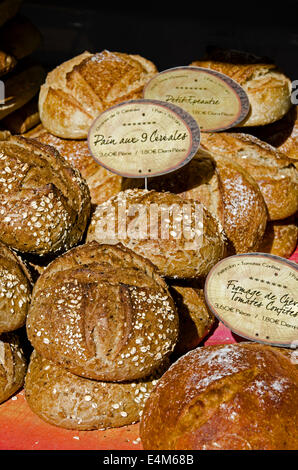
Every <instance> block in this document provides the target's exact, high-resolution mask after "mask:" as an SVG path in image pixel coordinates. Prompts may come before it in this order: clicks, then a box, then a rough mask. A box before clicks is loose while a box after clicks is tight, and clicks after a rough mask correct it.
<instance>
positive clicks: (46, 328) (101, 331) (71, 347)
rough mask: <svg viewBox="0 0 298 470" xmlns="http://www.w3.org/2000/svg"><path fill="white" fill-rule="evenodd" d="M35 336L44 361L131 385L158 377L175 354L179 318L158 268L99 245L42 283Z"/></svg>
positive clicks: (59, 263) (30, 325)
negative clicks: (170, 356)
mask: <svg viewBox="0 0 298 470" xmlns="http://www.w3.org/2000/svg"><path fill="white" fill-rule="evenodd" d="M27 333H28V338H29V340H30V342H31V344H32V345H33V347H34V348H35V349H36V350H37V351H38V352H39V353H40V354H41V355H42V356H43V357H45V358H47V359H49V360H52V361H53V362H55V363H57V364H60V365H61V366H63V367H64V368H66V369H68V370H69V371H70V372H72V373H74V374H77V375H80V376H82V377H86V378H90V379H95V380H103V381H117V382H118V381H127V380H134V379H139V378H142V377H146V376H147V375H149V374H151V373H152V372H153V371H154V370H155V369H156V368H157V367H159V365H160V364H161V363H162V361H163V360H164V359H165V358H166V357H167V356H168V355H169V354H170V353H171V352H172V350H173V348H174V346H175V344H176V341H177V335H178V316H177V312H176V309H175V305H174V302H173V299H172V298H171V296H170V294H169V292H168V288H167V285H166V284H165V282H164V281H163V280H162V279H161V278H160V277H159V276H158V275H157V273H156V269H155V267H154V266H153V265H152V263H150V262H149V261H148V260H146V259H145V258H142V257H141V256H138V255H137V254H135V253H133V252H132V251H130V250H128V249H127V248H125V247H123V246H121V245H118V246H108V245H99V244H98V243H97V242H95V241H94V242H92V243H89V244H86V245H82V246H79V247H76V248H73V249H72V250H70V251H68V252H67V253H66V254H64V255H62V256H60V257H59V258H57V259H56V260H55V261H53V262H52V263H51V264H50V265H49V266H48V267H47V268H46V269H45V271H44V272H43V273H42V274H41V276H40V277H39V278H38V280H37V282H36V284H35V286H34V289H33V294H32V302H31V305H30V309H29V314H28V319H27Z"/></svg>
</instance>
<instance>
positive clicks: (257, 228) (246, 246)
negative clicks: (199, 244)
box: [122, 146, 267, 254]
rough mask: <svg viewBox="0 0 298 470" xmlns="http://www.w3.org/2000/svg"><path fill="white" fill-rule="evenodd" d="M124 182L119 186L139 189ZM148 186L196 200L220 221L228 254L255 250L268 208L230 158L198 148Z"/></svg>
mask: <svg viewBox="0 0 298 470" xmlns="http://www.w3.org/2000/svg"><path fill="white" fill-rule="evenodd" d="M140 184H142V183H141V182H140V180H139V179H138V180H137V179H126V180H124V181H123V183H122V187H123V188H126V187H138V186H139V185H140ZM148 187H149V188H150V189H155V190H156V191H170V192H172V193H176V194H179V196H181V197H182V198H184V199H192V200H195V201H199V202H201V203H202V204H204V206H205V207H206V208H207V209H208V210H209V212H210V213H211V214H212V215H213V216H215V217H217V218H218V220H220V222H221V224H222V226H223V228H224V231H225V234H226V236H227V238H228V242H229V247H228V248H229V254H233V253H235V252H236V253H247V252H250V251H257V250H258V247H259V244H260V241H261V240H262V238H263V235H264V232H265V227H266V223H267V208H266V205H265V201H264V198H263V196H262V194H261V192H260V189H259V187H258V185H257V184H256V182H255V181H254V179H253V178H252V177H251V176H250V175H249V174H248V173H247V172H246V171H245V170H244V169H243V168H241V167H240V166H239V165H238V164H237V163H235V162H234V161H233V160H232V159H231V158H226V157H223V156H221V155H217V154H211V153H210V152H207V151H206V149H204V148H203V146H201V148H200V150H199V151H198V152H197V154H196V155H195V157H194V158H193V159H192V160H191V161H190V163H188V164H187V165H185V166H184V167H183V168H181V169H179V170H177V171H175V173H170V174H167V175H164V176H158V177H154V178H149V179H148Z"/></svg>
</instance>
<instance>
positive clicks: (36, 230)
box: [0, 136, 90, 255]
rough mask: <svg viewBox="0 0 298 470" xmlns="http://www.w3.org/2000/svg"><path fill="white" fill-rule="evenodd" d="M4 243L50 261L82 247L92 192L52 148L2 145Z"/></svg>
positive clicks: (0, 230)
mask: <svg viewBox="0 0 298 470" xmlns="http://www.w3.org/2000/svg"><path fill="white" fill-rule="evenodd" d="M0 175H1V177H0V203H1V204H0V205H1V210H0V240H1V241H2V242H4V243H6V244H7V245H8V246H10V247H12V248H14V249H16V250H18V251H20V252H25V253H35V254H38V255H45V254H48V253H53V252H58V251H61V250H66V249H68V248H70V247H72V246H74V245H75V244H76V243H78V242H79V241H80V240H81V238H82V235H83V233H84V231H85V228H86V225H87V221H88V218H89V215H90V194H89V190H88V186H87V184H86V183H85V181H84V180H83V179H82V177H81V175H80V173H79V172H78V170H76V169H74V168H72V167H71V166H70V165H69V164H67V162H66V161H65V160H64V159H63V158H62V157H61V156H60V154H59V152H58V151H57V150H55V149H54V148H53V147H51V146H48V145H44V144H41V143H39V142H36V141H34V140H32V139H27V138H24V137H19V136H14V137H12V136H10V137H8V138H6V139H4V140H1V141H0Z"/></svg>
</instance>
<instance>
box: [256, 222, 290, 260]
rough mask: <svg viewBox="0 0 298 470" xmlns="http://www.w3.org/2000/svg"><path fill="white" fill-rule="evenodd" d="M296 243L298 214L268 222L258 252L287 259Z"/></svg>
mask: <svg viewBox="0 0 298 470" xmlns="http://www.w3.org/2000/svg"><path fill="white" fill-rule="evenodd" d="M297 242H298V214H295V215H294V216H292V217H288V218H287V219H283V220H276V221H273V222H268V224H267V227H266V231H265V234H264V238H263V240H262V243H261V245H260V248H259V251H260V252H263V253H271V254H272V255H277V256H282V257H283V258H289V257H290V256H291V254H292V253H293V252H294V251H295V248H296V247H297Z"/></svg>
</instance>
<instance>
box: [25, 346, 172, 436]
mask: <svg viewBox="0 0 298 470" xmlns="http://www.w3.org/2000/svg"><path fill="white" fill-rule="evenodd" d="M166 362H167V364H166V366H167V367H168V365H169V363H168V361H166ZM167 367H165V366H162V367H161V370H160V371H156V372H155V373H154V374H153V375H152V376H150V377H147V378H145V379H140V380H138V381H134V382H123V383H116V382H101V381H97V380H90V379H84V378H82V377H78V376H77V375H74V374H71V373H70V372H68V371H67V370H65V369H63V368H62V367H60V366H57V365H56V364H54V363H53V362H51V361H48V360H47V359H45V358H43V357H42V356H40V354H38V353H37V352H36V351H34V352H33V353H32V355H31V359H30V363H29V367H28V372H27V375H26V381H25V396H26V400H27V402H28V404H29V406H30V408H31V409H32V410H33V411H34V413H36V414H37V415H38V416H40V418H42V419H43V420H45V421H47V422H48V423H51V424H54V425H56V426H59V427H63V428H67V429H77V430H81V431H82V430H91V429H107V428H114V427H120V426H126V425H128V424H132V423H135V422H137V421H139V420H140V416H141V414H142V410H143V408H144V405H145V402H146V400H147V398H148V397H149V395H150V392H151V390H152V389H153V387H154V386H155V385H156V383H157V380H158V378H159V377H160V376H161V374H162V373H163V372H165V370H166V368H167Z"/></svg>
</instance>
